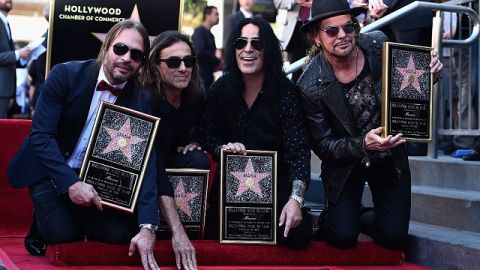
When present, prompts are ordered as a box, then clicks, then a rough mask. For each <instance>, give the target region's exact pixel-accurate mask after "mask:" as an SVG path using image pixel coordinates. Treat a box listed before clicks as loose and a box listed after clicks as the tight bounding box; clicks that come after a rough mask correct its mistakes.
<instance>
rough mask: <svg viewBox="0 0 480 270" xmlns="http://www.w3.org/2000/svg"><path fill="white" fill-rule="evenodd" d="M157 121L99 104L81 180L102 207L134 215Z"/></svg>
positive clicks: (141, 114) (134, 112)
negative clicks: (99, 200)
mask: <svg viewBox="0 0 480 270" xmlns="http://www.w3.org/2000/svg"><path fill="white" fill-rule="evenodd" d="M159 120H160V119H159V118H157V117H153V116H150V115H147V114H144V113H141V112H137V111H134V110H131V109H128V108H124V107H120V106H117V105H113V104H110V103H105V102H102V103H101V104H100V108H99V110H98V114H97V118H96V121H95V125H94V127H93V130H92V134H91V136H90V140H89V143H88V147H87V152H86V154H85V157H84V161H83V165H82V169H81V171H80V179H82V181H84V182H85V183H88V184H91V185H92V186H93V187H94V188H95V190H96V191H97V192H98V195H99V197H100V198H101V200H102V204H104V205H107V206H111V207H114V208H117V209H120V210H124V211H127V212H133V211H134V209H135V204H136V201H137V197H138V193H139V190H140V187H141V185H142V180H143V176H144V173H145V169H146V166H147V163H148V160H149V157H150V152H151V149H152V147H153V140H154V138H155V134H156V132H157V128H158V122H159Z"/></svg>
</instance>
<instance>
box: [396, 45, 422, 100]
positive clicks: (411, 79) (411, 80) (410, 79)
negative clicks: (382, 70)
mask: <svg viewBox="0 0 480 270" xmlns="http://www.w3.org/2000/svg"><path fill="white" fill-rule="evenodd" d="M396 69H397V70H398V72H400V74H402V77H403V80H402V86H400V89H399V90H398V91H402V90H403V89H405V88H406V87H407V86H409V85H411V86H412V87H413V88H415V90H417V91H418V92H419V93H420V94H421V93H422V90H421V89H420V84H419V82H418V78H419V77H420V76H421V75H423V73H425V72H426V71H425V70H420V69H416V68H415V63H414V62H413V56H412V55H411V54H410V57H409V58H408V64H407V67H406V68H399V67H397V68H396Z"/></svg>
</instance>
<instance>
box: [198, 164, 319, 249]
mask: <svg viewBox="0 0 480 270" xmlns="http://www.w3.org/2000/svg"><path fill="white" fill-rule="evenodd" d="M210 194H211V197H210V198H209V207H208V209H207V215H206V218H205V239H208V240H218V239H219V237H220V208H219V207H220V206H219V205H220V201H219V198H220V196H219V194H220V174H219V170H217V174H216V175H215V182H214V183H213V185H212V190H211V191H210ZM289 196H290V191H282V190H279V191H277V218H276V223H277V225H278V221H279V217H280V214H281V212H282V209H283V207H284V206H285V204H286V203H287V201H288V198H289ZM302 218H303V220H302V222H301V223H300V224H299V225H298V226H297V227H295V228H291V229H290V232H289V233H288V237H286V238H285V237H284V236H283V233H284V230H285V225H283V226H282V227H278V226H277V243H278V244H280V245H283V246H287V247H290V248H293V249H301V248H304V247H306V246H307V245H308V244H310V241H311V240H312V219H311V217H310V215H309V214H308V213H307V210H306V209H305V208H302Z"/></svg>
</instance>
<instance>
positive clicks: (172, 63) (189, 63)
mask: <svg viewBox="0 0 480 270" xmlns="http://www.w3.org/2000/svg"><path fill="white" fill-rule="evenodd" d="M158 62H165V63H166V64H167V67H169V68H178V67H180V64H181V63H182V62H183V64H185V67H186V68H191V67H193V66H194V65H195V64H196V63H197V57H195V56H192V55H189V56H185V57H183V58H180V57H178V56H172V57H169V58H167V59H158Z"/></svg>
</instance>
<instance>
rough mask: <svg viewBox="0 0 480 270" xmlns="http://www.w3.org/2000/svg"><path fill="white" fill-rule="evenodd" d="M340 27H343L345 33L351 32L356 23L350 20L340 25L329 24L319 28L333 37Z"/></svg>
mask: <svg viewBox="0 0 480 270" xmlns="http://www.w3.org/2000/svg"><path fill="white" fill-rule="evenodd" d="M340 27H342V28H343V31H344V32H345V33H346V34H350V33H352V32H353V31H355V28H356V24H355V23H354V22H352V21H350V22H347V23H346V24H344V25H340V26H329V27H327V28H325V29H321V28H319V29H320V30H322V31H323V32H325V33H326V34H327V35H328V36H329V37H335V36H337V35H338V32H340Z"/></svg>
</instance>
